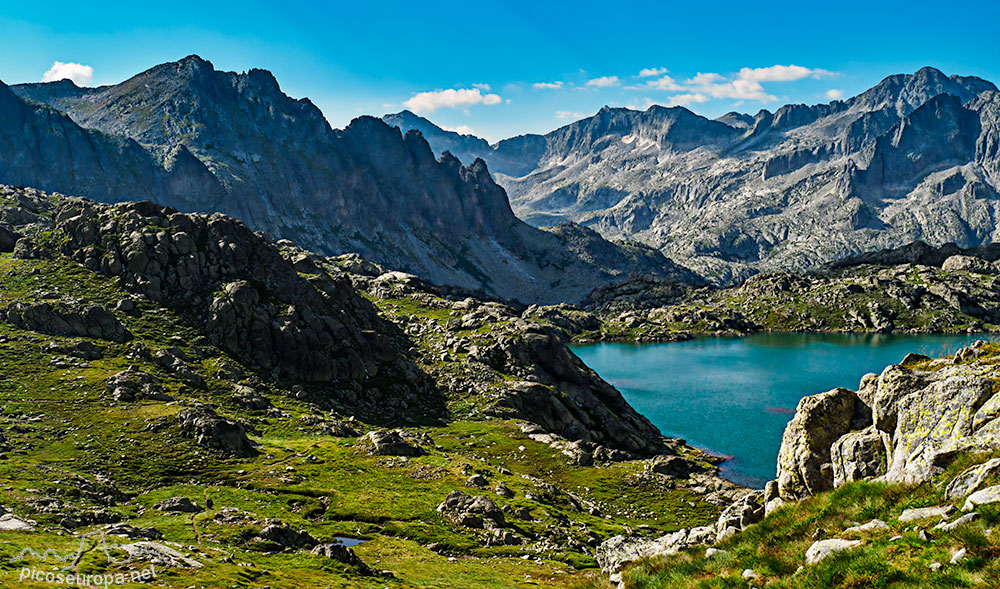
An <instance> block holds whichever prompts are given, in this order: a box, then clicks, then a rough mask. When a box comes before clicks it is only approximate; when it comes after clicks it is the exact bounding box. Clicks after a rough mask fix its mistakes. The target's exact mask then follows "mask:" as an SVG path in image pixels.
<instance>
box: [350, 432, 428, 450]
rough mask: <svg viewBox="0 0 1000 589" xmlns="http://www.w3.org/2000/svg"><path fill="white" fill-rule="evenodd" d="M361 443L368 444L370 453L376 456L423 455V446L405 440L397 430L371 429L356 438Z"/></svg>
mask: <svg viewBox="0 0 1000 589" xmlns="http://www.w3.org/2000/svg"><path fill="white" fill-rule="evenodd" d="M358 443H359V444H361V445H365V446H369V447H370V448H371V454H375V455H378V456H423V455H424V454H426V452H424V450H423V448H421V447H419V446H415V445H413V444H411V443H409V442H407V441H406V439H404V438H403V436H402V435H401V434H400V432H399V431H388V430H373V431H370V432H368V433H367V434H365V435H364V436H362V437H361V439H360V440H358Z"/></svg>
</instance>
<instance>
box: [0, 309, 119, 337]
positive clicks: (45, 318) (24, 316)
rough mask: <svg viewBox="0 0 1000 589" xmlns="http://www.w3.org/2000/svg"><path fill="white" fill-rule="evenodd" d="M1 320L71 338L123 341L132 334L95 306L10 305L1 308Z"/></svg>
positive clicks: (28, 328) (23, 327)
mask: <svg viewBox="0 0 1000 589" xmlns="http://www.w3.org/2000/svg"><path fill="white" fill-rule="evenodd" d="M0 320H3V321H5V322H7V323H10V324H11V325H13V326H14V327H18V328H20V329H27V330H30V331H37V332H39V333H47V334H49V335H62V336H73V337H92V338H97V339H103V340H109V341H114V342H124V341H126V340H127V339H129V338H131V337H132V334H130V333H129V332H128V330H126V329H125V327H124V326H123V325H122V324H121V322H119V321H118V318H117V317H115V314H114V313H112V312H111V311H109V310H108V309H107V308H105V307H104V306H102V305H98V304H96V303H89V304H77V303H69V304H64V303H58V304H52V303H48V302H41V303H21V302H16V303H11V304H9V305H7V307H6V308H4V309H0Z"/></svg>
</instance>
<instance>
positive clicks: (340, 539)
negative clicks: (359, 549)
mask: <svg viewBox="0 0 1000 589" xmlns="http://www.w3.org/2000/svg"><path fill="white" fill-rule="evenodd" d="M333 541H334V543H336V544H343V545H344V546H347V547H348V548H350V547H351V546H357V545H358V544H364V543H365V542H367V541H368V540H359V539H357V538H348V537H347V536H335V537H334V538H333Z"/></svg>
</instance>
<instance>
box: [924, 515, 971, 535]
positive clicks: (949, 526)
mask: <svg viewBox="0 0 1000 589" xmlns="http://www.w3.org/2000/svg"><path fill="white" fill-rule="evenodd" d="M977 519H979V514H978V513H976V512H975V511H973V512H972V513H967V514H965V515H963V516H962V517H960V518H958V519H956V520H955V521H953V522H947V521H943V522H941V523H939V524H938V525H936V526H934V529H935V530H941V531H944V532H950V531H952V530H954V529H955V528H957V527H959V526H964V525H965V524H971V523H972V522H974V521H976V520H977Z"/></svg>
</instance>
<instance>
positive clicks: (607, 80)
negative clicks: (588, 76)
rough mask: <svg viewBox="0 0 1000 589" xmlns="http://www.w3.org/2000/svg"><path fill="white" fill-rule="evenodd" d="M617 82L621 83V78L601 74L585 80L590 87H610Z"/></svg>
mask: <svg viewBox="0 0 1000 589" xmlns="http://www.w3.org/2000/svg"><path fill="white" fill-rule="evenodd" d="M619 84H621V80H619V79H618V76H601V77H600V78H594V79H593V80H590V81H589V82H587V85H588V86H590V87H591V88H611V87H612V86H617V85H619Z"/></svg>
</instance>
